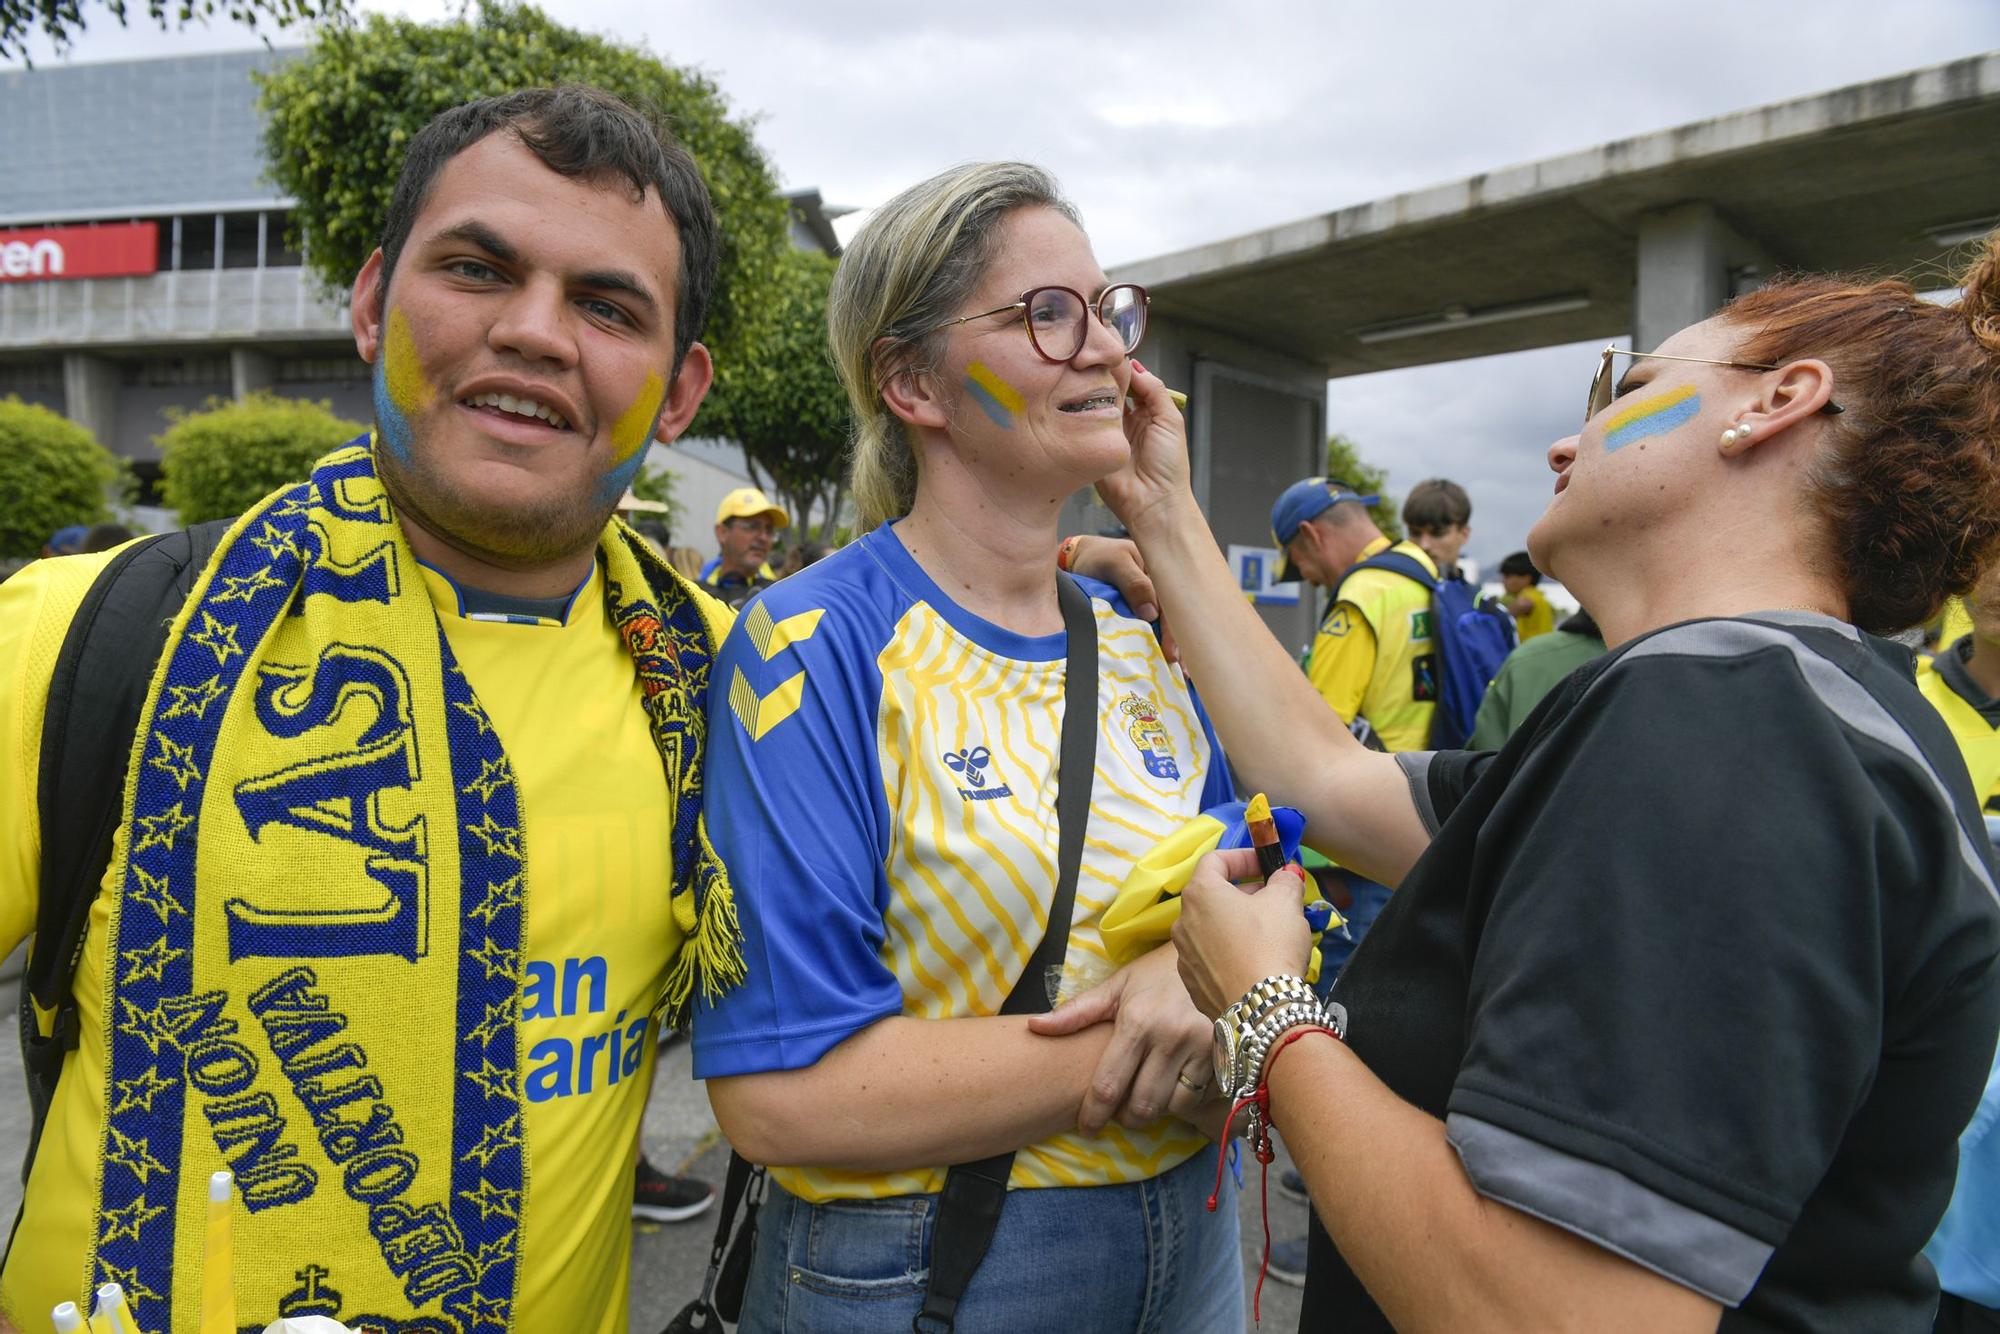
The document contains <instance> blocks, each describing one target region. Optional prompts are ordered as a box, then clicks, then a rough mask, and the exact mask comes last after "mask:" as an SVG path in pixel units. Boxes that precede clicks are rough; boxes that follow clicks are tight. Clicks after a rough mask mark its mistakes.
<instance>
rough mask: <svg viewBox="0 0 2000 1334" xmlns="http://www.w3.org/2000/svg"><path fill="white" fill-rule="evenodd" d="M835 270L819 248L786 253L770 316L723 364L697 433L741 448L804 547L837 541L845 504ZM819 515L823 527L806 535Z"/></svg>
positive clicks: (844, 402)
mask: <svg viewBox="0 0 2000 1334" xmlns="http://www.w3.org/2000/svg"><path fill="white" fill-rule="evenodd" d="M833 269H834V263H833V261H832V260H831V259H829V258H827V257H826V256H825V255H823V254H821V253H820V252H818V251H816V250H793V251H790V252H788V253H787V254H786V255H785V257H784V259H783V260H782V261H781V262H780V263H779V264H778V266H777V282H776V283H775V284H774V286H773V287H772V289H771V290H770V292H769V294H768V301H769V309H770V311H771V313H772V315H773V318H772V319H771V320H769V321H767V322H766V323H765V325H764V327H763V329H762V331H761V336H760V337H759V338H758V339H757V340H756V342H755V343H754V344H753V345H752V346H751V347H750V348H749V349H748V351H747V355H744V356H740V357H736V358H734V359H730V360H724V359H721V358H718V359H717V361H716V366H715V388H714V389H713V390H712V391H711V392H710V394H709V397H708V399H707V401H705V402H704V403H703V404H702V409H701V412H700V413H699V414H698V415H697V416H696V417H695V420H694V425H693V427H692V431H693V432H694V433H696V434H701V435H711V436H721V437H725V438H727V439H731V440H734V441H736V442H737V443H738V444H740V445H742V446H743V457H744V460H745V461H746V462H747V463H748V464H749V465H750V473H751V477H752V479H753V480H755V481H756V483H757V485H758V486H760V487H762V488H763V489H764V490H766V491H769V492H772V493H774V494H775V495H776V496H777V498H778V503H780V504H781V505H783V506H784V507H785V509H786V510H787V511H788V512H789V513H790V514H791V516H792V518H793V519H794V520H795V521H797V522H798V523H799V524H800V525H801V527H800V530H799V533H798V536H799V537H800V538H802V539H803V538H819V539H821V540H824V539H826V538H828V537H830V536H831V535H832V533H833V532H834V530H835V528H836V527H837V526H838V524H839V522H840V510H841V507H842V505H843V504H844V503H845V501H846V498H847V442H848V430H849V418H848V411H847V391H846V390H845V389H843V388H841V384H840V375H839V373H838V372H836V371H835V370H834V368H833V358H832V357H831V356H830V355H829V354H828V352H827V347H826V293H827V288H828V287H829V286H830V285H831V284H832V282H833ZM815 511H816V512H817V513H818V514H819V515H820V516H821V517H820V523H819V525H818V526H817V528H815V529H812V530H807V529H806V528H805V527H804V526H803V525H804V522H805V516H806V515H808V514H811V513H814V512H815Z"/></svg>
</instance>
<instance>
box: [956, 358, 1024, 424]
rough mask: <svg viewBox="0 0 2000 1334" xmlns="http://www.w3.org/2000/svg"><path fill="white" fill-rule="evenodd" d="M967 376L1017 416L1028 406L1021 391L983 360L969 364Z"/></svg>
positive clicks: (966, 371)
mask: <svg viewBox="0 0 2000 1334" xmlns="http://www.w3.org/2000/svg"><path fill="white" fill-rule="evenodd" d="M965 377H966V378H967V379H968V380H971V381H972V382H973V383H974V384H976V385H978V386H979V387H980V388H981V389H984V390H985V391H986V392H987V393H989V394H991V395H992V396H993V401H994V402H995V403H998V404H999V405H1000V406H1001V407H1003V408H1005V409H1007V411H1009V412H1011V413H1014V414H1015V415H1016V416H1018V415H1020V412H1021V409H1022V408H1025V407H1026V406H1028V402H1027V400H1026V399H1024V398H1022V397H1021V391H1020V390H1018V389H1016V388H1015V387H1014V386H1013V385H1011V384H1008V383H1007V382H1006V381H1005V380H1003V379H1001V378H1000V377H999V376H998V375H996V374H994V373H993V371H992V369H991V368H990V367H988V366H987V364H986V363H985V362H983V361H975V362H973V363H972V364H971V365H969V366H967V367H966V368H965Z"/></svg>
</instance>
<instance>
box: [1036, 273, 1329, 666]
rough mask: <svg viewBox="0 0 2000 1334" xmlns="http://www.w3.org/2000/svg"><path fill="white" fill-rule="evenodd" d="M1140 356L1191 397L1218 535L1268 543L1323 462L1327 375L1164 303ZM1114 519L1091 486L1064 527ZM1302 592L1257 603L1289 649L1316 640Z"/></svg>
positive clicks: (1191, 441)
mask: <svg viewBox="0 0 2000 1334" xmlns="http://www.w3.org/2000/svg"><path fill="white" fill-rule="evenodd" d="M1139 360H1140V361H1142V362H1144V363H1145V366H1146V368H1147V369H1148V370H1150V371H1152V372H1154V373H1155V374H1157V375H1159V376H1160V377H1161V378H1163V379H1164V380H1166V382H1167V384H1168V385H1169V386H1171V387H1172V388H1175V389H1179V390H1182V391H1183V392H1185V393H1186V394H1187V395H1188V396H1189V402H1188V407H1187V414H1186V415H1187V427H1188V453H1189V458H1190V462H1191V464H1192V466H1193V472H1194V475H1193V480H1194V491H1195V498H1196V499H1197V500H1199V501H1200V502H1201V506H1202V509H1203V510H1204V511H1205V512H1206V513H1207V515H1208V521H1209V526H1210V528H1211V529H1213V531H1214V533H1215V539H1216V541H1217V542H1218V543H1220V544H1221V545H1222V546H1223V548H1224V550H1225V551H1226V550H1227V549H1228V548H1229V547H1230V546H1231V545H1240V546H1244V547H1254V548H1264V547H1269V546H1270V544H1271V504H1272V502H1273V501H1275V500H1276V499H1277V498H1278V493H1279V492H1280V491H1282V490H1284V489H1285V488H1286V487H1287V486H1290V485H1291V484H1292V483H1293V482H1296V481H1298V480H1299V479H1300V478H1302V477H1310V476H1313V475H1314V474H1316V473H1319V472H1322V471H1324V470H1325V467H1326V372H1325V371H1324V370H1323V369H1321V368H1320V367H1317V366H1314V365H1312V364H1310V363H1308V362H1305V361H1301V360H1298V359H1296V358H1291V357H1285V356H1281V355H1279V354H1277V353H1274V352H1272V351H1270V350H1268V349H1265V348H1257V347H1251V346H1249V345H1248V344H1245V343H1242V342H1239V341H1237V340H1235V339H1233V338H1230V337H1229V336H1228V335H1226V334H1221V333H1217V332H1216V331H1214V330H1211V329H1208V328H1205V327H1203V326H1200V325H1195V324H1189V323H1186V322H1184V321H1182V320H1179V319H1175V318H1173V317H1171V316H1167V315H1163V314H1161V313H1160V312H1159V311H1158V310H1157V309H1156V310H1155V311H1154V313H1153V316H1152V318H1151V320H1150V321H1149V323H1148V325H1147V328H1146V341H1145V342H1144V343H1143V344H1142V345H1141V346H1140V348H1139ZM1115 522H1116V520H1115V519H1114V518H1113V516H1112V515H1111V513H1110V511H1108V510H1106V509H1105V508H1103V507H1102V506H1101V505H1098V504H1096V503H1095V500H1094V498H1093V497H1092V496H1091V494H1090V493H1089V492H1088V491H1085V492H1080V493H1078V495H1077V496H1076V497H1074V498H1073V499H1072V500H1071V501H1070V503H1069V505H1068V506H1067V507H1066V508H1065V509H1064V511H1063V516H1062V529H1063V531H1064V532H1065V533H1075V532H1086V533H1087V532H1096V531H1098V530H1099V529H1101V528H1105V527H1108V526H1110V525H1111V524H1113V523H1115ZM1302 593H1303V596H1302V597H1301V598H1300V600H1299V602H1297V603H1296V604H1291V605H1285V604H1274V603H1259V604H1258V608H1257V610H1258V612H1259V613H1260V614H1261V615H1262V616H1263V618H1264V622H1265V624H1266V625H1268V626H1270V627H1271V632H1272V633H1273V634H1275V635H1277V636H1278V639H1279V641H1280V642H1282V643H1283V644H1284V645H1285V646H1286V647H1287V648H1292V649H1297V648H1299V647H1302V646H1303V645H1305V644H1306V643H1308V642H1309V641H1310V640H1311V638H1312V630H1313V626H1314V623H1315V621H1314V616H1315V608H1316V607H1317V606H1318V603H1319V601H1320V599H1319V597H1318V595H1317V594H1316V593H1315V592H1314V591H1313V590H1312V589H1310V588H1306V589H1303V590H1302Z"/></svg>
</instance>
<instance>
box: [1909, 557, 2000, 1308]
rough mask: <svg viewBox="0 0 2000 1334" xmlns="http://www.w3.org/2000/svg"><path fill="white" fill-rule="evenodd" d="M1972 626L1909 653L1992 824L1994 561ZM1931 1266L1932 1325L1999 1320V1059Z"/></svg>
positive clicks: (1997, 720) (1998, 744)
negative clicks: (1925, 650) (1920, 653)
mask: <svg viewBox="0 0 2000 1334" xmlns="http://www.w3.org/2000/svg"><path fill="white" fill-rule="evenodd" d="M1964 606H1965V609H1966V610H1969V611H1970V612H1971V614H1972V621H1971V628H1970V629H1969V630H1968V631H1967V632H1965V633H1963V634H1961V635H1960V636H1959V637H1958V638H1956V639H1947V640H1946V641H1944V644H1943V646H1942V647H1940V648H1939V650H1938V653H1937V656H1936V657H1934V658H1929V659H1925V658H1921V657H1920V658H1919V659H1918V661H1917V689H1918V690H1920V691H1922V692H1923V695H1924V698H1926V699H1928V700H1929V701H1930V702H1931V704H1932V705H1933V706H1935V707H1936V709H1937V711H1938V712H1939V713H1940V714H1942V715H1943V716H1944V720H1945V724H1946V725H1947V726H1949V727H1950V728H1951V734H1952V738H1953V739H1954V740H1955V741H1957V742H1958V749H1959V753H1960V754H1962V755H1963V756H1964V757H1965V767H1966V769H1967V771H1968V772H1969V773H1970V774H1971V776H1972V790H1973V791H1974V793H1976V794H1977V795H1978V797H1979V804H1980V806H1981V807H1983V808H1984V809H1985V811H1986V827H1987V830H1988V833H1989V836H1990V835H1991V833H1992V832H1993V831H1994V829H1995V826H1996V824H2000V565H1996V566H1994V567H1993V569H1991V570H1989V571H1987V573H1986V575H1985V577H1984V578H1982V579H1981V580H1980V582H1979V584H1978V586H1977V587H1975V588H1974V589H1973V591H1972V595H1971V596H1970V597H1969V598H1967V599H1966V600H1965V604H1964ZM1924 1255H1925V1256H1926V1258H1928V1259H1929V1260H1930V1262H1931V1264H1932V1266H1933V1267H1935V1268H1936V1270H1937V1275H1938V1286H1939V1288H1941V1289H1942V1292H1941V1293H1940V1294H1939V1299H1938V1318H1937V1328H1938V1329H1939V1330H1949V1331H1957V1330H1981V1329H1994V1328H2000V1057H1996V1060H1995V1064H1994V1069H1993V1072H1992V1074H1991V1075H1990V1076H1989V1077H1988V1079H1987V1082H1986V1093H1985V1096H1984V1097H1983V1098H1982V1099H1981V1100H1980V1103H1979V1107H1978V1110H1976V1111H1975V1112H1974V1113H1973V1115H1972V1123H1971V1124H1970V1125H1968V1126H1967V1127H1966V1128H1965V1133H1964V1135H1963V1136H1962V1137H1961V1138H1960V1140H1959V1143H1958V1180H1957V1182H1956V1184H1955V1185H1954V1187H1953V1190H1952V1196H1951V1206H1950V1207H1949V1208H1948V1209H1946V1210H1945V1215H1944V1218H1943V1220H1942V1221H1941V1222H1939V1224H1938V1230H1937V1235H1936V1236H1934V1237H1933V1238H1932V1239H1931V1243H1930V1245H1928V1246H1926V1247H1925V1248H1924Z"/></svg>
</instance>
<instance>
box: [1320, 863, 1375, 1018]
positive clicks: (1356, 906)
mask: <svg viewBox="0 0 2000 1334" xmlns="http://www.w3.org/2000/svg"><path fill="white" fill-rule="evenodd" d="M1340 875H1341V876H1342V877H1343V878H1344V879H1345V880H1346V881H1347V888H1348V890H1349V891H1350V892H1351V893H1352V894H1353V895H1354V903H1353V905H1352V906H1351V907H1349V908H1348V909H1347V912H1346V913H1345V916H1346V918H1347V934H1348V935H1349V936H1350V937H1351V939H1349V940H1342V939H1340V938H1339V936H1338V934H1337V933H1334V932H1328V933H1327V935H1326V938H1325V939H1323V940H1321V941H1320V943H1319V984H1318V986H1317V988H1316V990H1317V991H1318V992H1319V994H1320V995H1322V996H1324V995H1326V993H1327V992H1328V991H1329V990H1331V989H1332V987H1333V980H1334V979H1335V978H1336V977H1339V976H1340V970H1341V969H1343V968H1345V967H1347V961H1348V959H1349V958H1350V957H1352V955H1353V954H1354V951H1355V950H1356V949H1357V948H1358V947H1359V946H1360V944H1361V941H1362V939H1363V937H1365V936H1366V935H1367V934H1368V928H1369V927H1371V926H1373V925H1375V919H1376V918H1377V917H1379V916H1381V914H1382V909H1384V908H1386V907H1388V906H1389V892H1390V891H1389V887H1388V886H1387V885H1380V884H1377V883H1376V882H1375V881H1373V880H1368V879H1365V878H1363V877H1361V876H1358V875H1356V874H1354V872H1352V871H1342V872H1340Z"/></svg>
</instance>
